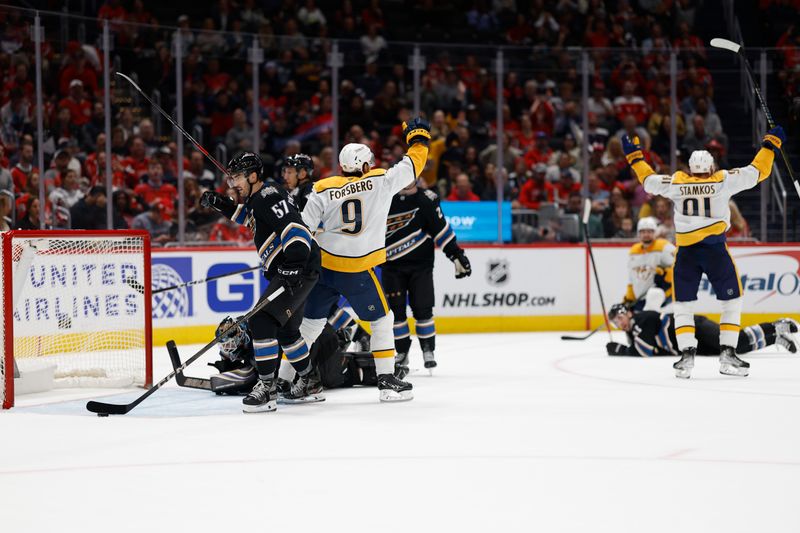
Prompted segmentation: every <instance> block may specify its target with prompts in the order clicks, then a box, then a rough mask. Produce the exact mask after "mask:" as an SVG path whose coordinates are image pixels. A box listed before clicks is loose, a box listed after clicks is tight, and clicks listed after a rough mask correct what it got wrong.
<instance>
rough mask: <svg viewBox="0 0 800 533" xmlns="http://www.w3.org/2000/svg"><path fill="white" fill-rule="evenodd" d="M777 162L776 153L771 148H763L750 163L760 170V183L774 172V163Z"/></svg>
mask: <svg viewBox="0 0 800 533" xmlns="http://www.w3.org/2000/svg"><path fill="white" fill-rule="evenodd" d="M773 161H775V152H773V151H772V150H771V149H769V148H762V149H761V150H759V151H758V153H757V154H756V156H755V157H754V158H753V162H752V163H750V164H751V165H752V166H754V167H755V168H756V170H758V181H764V180H765V179H767V178H768V177H769V175H770V172H772V163H773Z"/></svg>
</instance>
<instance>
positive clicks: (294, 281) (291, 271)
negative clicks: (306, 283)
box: [272, 265, 303, 292]
mask: <svg viewBox="0 0 800 533" xmlns="http://www.w3.org/2000/svg"><path fill="white" fill-rule="evenodd" d="M272 280H273V281H277V282H278V283H281V284H282V285H283V286H284V287H286V288H287V289H289V291H290V292H292V291H294V289H296V288H297V287H299V286H300V284H301V283H302V282H303V269H302V268H300V267H298V266H290V265H281V266H279V267H278V269H277V274H276V275H275V276H274V277H273V278H272Z"/></svg>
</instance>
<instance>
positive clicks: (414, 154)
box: [301, 118, 431, 402]
mask: <svg viewBox="0 0 800 533" xmlns="http://www.w3.org/2000/svg"><path fill="white" fill-rule="evenodd" d="M403 129H404V135H405V140H406V143H407V144H408V151H407V152H406V154H405V156H404V157H403V159H402V160H401V161H399V162H398V163H397V164H396V165H394V166H393V167H391V168H390V169H388V170H384V169H382V168H375V169H373V168H372V167H373V166H375V156H374V155H373V154H372V151H371V150H370V149H369V147H368V146H366V145H363V144H357V143H350V144H348V145H346V146H344V148H342V151H341V152H340V154H339V164H340V165H341V167H342V173H343V175H342V176H333V177H330V178H325V179H322V180H320V181H318V182H316V183H315V184H314V190H313V192H312V193H311V194H310V195H309V196H308V201H307V203H306V207H305V209H304V210H303V221H304V222H305V223H306V225H307V226H308V227H309V228H310V229H311V230H315V231H316V233H315V237H316V240H317V242H318V243H319V246H320V248H321V250H322V272H321V276H320V281H319V283H318V284H317V285H316V286H315V288H314V290H313V291H312V292H311V294H310V295H309V298H308V302H307V303H306V311H305V315H304V319H303V324H302V327H301V333H302V334H303V337H304V338H305V339H306V342H307V343H308V344H309V345H311V344H312V343H313V341H314V340H315V339H316V338H317V336H318V335H319V334H320V332H321V331H322V329H323V328H324V326H325V323H326V321H327V318H328V315H329V314H330V310H331V307H332V306H333V304H335V303H336V302H337V301H338V300H339V297H340V295H341V296H344V297H345V298H347V301H348V302H349V303H350V305H351V306H352V308H353V310H354V311H355V312H356V314H357V315H358V317H359V318H360V319H361V320H363V321H367V322H369V323H370V326H371V328H372V337H371V339H370V349H371V351H372V355H373V357H374V358H375V370H376V372H377V374H378V390H379V398H380V400H381V401H384V402H391V401H404V400H411V399H412V398H413V393H412V386H411V384H410V383H406V382H404V381H401V380H400V379H398V378H396V377H395V376H394V375H393V373H394V334H393V331H392V324H393V322H394V316H393V314H392V311H391V310H390V309H389V306H388V305H387V303H386V298H385V296H384V291H383V288H382V287H381V284H380V282H379V281H378V277H377V276H376V275H375V270H374V268H375V267H376V266H378V265H381V264H383V263H385V262H386V219H387V216H388V214H389V207H390V206H391V204H392V197H393V196H394V195H395V194H397V193H398V192H400V191H401V190H402V189H404V188H405V187H407V186H408V185H410V184H412V183H413V182H414V181H415V180H416V179H417V177H418V176H419V174H420V173H421V172H422V169H423V167H424V166H425V162H426V161H427V158H428V144H429V142H430V139H431V134H430V124H429V123H428V122H427V121H425V120H423V119H421V118H416V119H414V120H412V121H411V122H410V123H408V124H405V123H404V124H403Z"/></svg>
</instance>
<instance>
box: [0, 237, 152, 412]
mask: <svg viewBox="0 0 800 533" xmlns="http://www.w3.org/2000/svg"><path fill="white" fill-rule="evenodd" d="M131 281H136V283H135V284H134V283H131ZM136 286H138V287H139V288H140V290H141V287H144V291H143V292H140V291H137V290H135V288H134V287H136ZM0 289H1V290H0V304H1V305H0V308H1V309H2V310H3V332H2V336H1V337H0V340H1V341H2V345H0V348H2V352H0V378H2V379H1V380H0V383H2V385H3V386H2V391H1V394H0V400H2V406H3V408H9V407H12V406H13V405H14V396H15V392H16V394H19V393H20V392H22V390H23V389H24V390H27V391H31V392H32V391H38V390H43V388H44V389H46V388H62V387H115V388H116V387H127V386H134V385H135V386H141V387H149V386H150V385H151V384H152V320H151V316H152V315H151V289H150V235H149V234H148V233H147V232H144V231H133V230H108V231H83V230H65V231H57V230H42V231H8V232H5V233H3V234H2V262H0ZM16 369H18V370H19V378H18V379H17V380H16V383H15V378H14V374H15V371H16ZM43 383H44V385H43ZM47 383H49V386H48V385H47ZM15 389H17V390H16V391H15Z"/></svg>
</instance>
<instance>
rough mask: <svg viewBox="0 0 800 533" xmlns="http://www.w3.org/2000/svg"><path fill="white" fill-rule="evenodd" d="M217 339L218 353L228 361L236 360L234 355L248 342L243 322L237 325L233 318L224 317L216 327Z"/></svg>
mask: <svg viewBox="0 0 800 533" xmlns="http://www.w3.org/2000/svg"><path fill="white" fill-rule="evenodd" d="M216 336H217V337H220V339H219V353H220V354H221V355H222V356H224V357H226V358H228V359H230V360H234V359H236V354H237V353H238V352H239V350H240V349H241V348H242V346H244V344H246V343H247V341H248V340H249V339H248V338H247V332H246V331H245V326H244V323H243V322H240V323H239V324H238V325H237V324H236V323H235V321H234V320H233V318H231V317H229V316H226V317H225V318H223V319H222V322H220V323H219V326H217V334H216Z"/></svg>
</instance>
